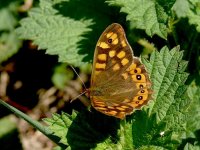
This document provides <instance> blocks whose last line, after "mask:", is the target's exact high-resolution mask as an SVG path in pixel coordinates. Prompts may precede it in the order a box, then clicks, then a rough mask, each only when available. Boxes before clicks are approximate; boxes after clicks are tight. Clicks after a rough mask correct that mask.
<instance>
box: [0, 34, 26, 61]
mask: <svg viewBox="0 0 200 150" xmlns="http://www.w3.org/2000/svg"><path fill="white" fill-rule="evenodd" d="M21 45H22V41H21V40H19V39H18V37H17V35H16V34H15V33H14V32H9V33H7V32H3V33H1V34H0V63H1V62H3V61H5V60H7V59H8V58H9V57H11V56H13V55H14V54H15V53H16V52H17V51H18V50H19V48H20V47H21Z"/></svg>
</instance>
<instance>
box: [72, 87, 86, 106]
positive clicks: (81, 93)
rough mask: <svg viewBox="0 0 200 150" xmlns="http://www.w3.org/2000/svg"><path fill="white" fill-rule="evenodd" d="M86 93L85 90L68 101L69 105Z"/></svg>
mask: <svg viewBox="0 0 200 150" xmlns="http://www.w3.org/2000/svg"><path fill="white" fill-rule="evenodd" d="M86 92H87V90H85V91H84V92H83V93H81V94H79V95H78V96H76V97H75V98H73V99H71V100H70V103H72V102H73V101H74V100H75V99H77V98H78V97H80V96H82V95H83V94H85V93H86Z"/></svg>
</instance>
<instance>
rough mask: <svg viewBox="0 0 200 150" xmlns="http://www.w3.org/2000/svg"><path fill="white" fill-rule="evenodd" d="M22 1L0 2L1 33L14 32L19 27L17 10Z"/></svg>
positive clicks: (0, 0)
mask: <svg viewBox="0 0 200 150" xmlns="http://www.w3.org/2000/svg"><path fill="white" fill-rule="evenodd" d="M19 3H20V1H11V0H7V1H3V0H0V31H3V30H13V29H14V28H15V26H16V25H17V22H18V20H17V17H16V15H17V9H18V7H19Z"/></svg>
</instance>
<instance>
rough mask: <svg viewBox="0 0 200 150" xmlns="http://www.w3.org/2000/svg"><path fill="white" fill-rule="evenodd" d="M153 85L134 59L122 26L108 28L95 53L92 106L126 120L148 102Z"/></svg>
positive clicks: (89, 91)
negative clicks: (127, 116) (126, 117)
mask: <svg viewBox="0 0 200 150" xmlns="http://www.w3.org/2000/svg"><path fill="white" fill-rule="evenodd" d="M150 85H151V83H150V80H149V77H148V73H147V72H146V69H145V67H144V65H142V64H141V62H140V61H139V59H138V58H137V57H134V56H133V51H132V49H131V47H130V45H129V43H128V41H127V39H126V37H125V32H124V30H123V28H122V27H121V25H119V24H117V23H114V24H111V25H110V26H108V27H107V28H106V30H105V31H104V32H103V33H102V35H101V36H100V38H99V40H98V42H97V45H96V49H95V54H94V60H93V69H92V77H91V87H90V89H89V90H88V93H89V96H90V99H91V103H92V106H93V107H94V108H95V109H96V110H98V111H100V112H102V113H104V114H106V115H110V116H114V117H117V118H120V119H123V118H124V117H125V116H126V115H128V114H131V113H132V112H133V111H134V109H139V108H140V107H141V106H143V105H144V104H146V103H147V102H148V100H149V99H150V95H151V90H150Z"/></svg>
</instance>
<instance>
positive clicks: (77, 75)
mask: <svg viewBox="0 0 200 150" xmlns="http://www.w3.org/2000/svg"><path fill="white" fill-rule="evenodd" d="M70 67H71V68H72V69H73V71H74V72H75V73H76V75H77V76H78V77H79V79H80V81H81V82H82V84H83V86H84V88H85V91H87V90H86V89H87V88H86V86H85V84H84V82H83V80H82V79H81V77H80V76H79V74H78V73H77V72H76V70H75V69H74V67H73V66H72V65H70ZM85 93H86V92H83V93H82V94H85ZM82 94H80V95H78V96H81V95H82ZM76 98H77V97H76Z"/></svg>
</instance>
